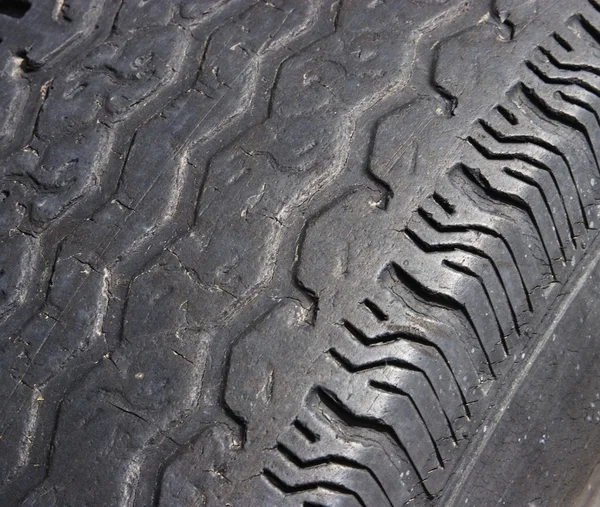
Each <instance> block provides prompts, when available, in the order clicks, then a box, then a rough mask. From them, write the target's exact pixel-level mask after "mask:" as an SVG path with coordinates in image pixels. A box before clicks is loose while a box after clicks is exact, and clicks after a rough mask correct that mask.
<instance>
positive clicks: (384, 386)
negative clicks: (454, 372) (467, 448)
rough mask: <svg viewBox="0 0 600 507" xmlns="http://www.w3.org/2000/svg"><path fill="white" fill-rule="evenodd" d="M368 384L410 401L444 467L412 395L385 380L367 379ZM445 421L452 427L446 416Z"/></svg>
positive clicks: (436, 445)
mask: <svg viewBox="0 0 600 507" xmlns="http://www.w3.org/2000/svg"><path fill="white" fill-rule="evenodd" d="M369 385H370V386H371V387H372V388H374V389H377V390H378V391H383V392H384V393H388V394H394V395H396V396H404V397H406V398H407V399H408V400H409V401H410V402H411V404H412V406H413V407H414V409H415V412H416V413H417V415H418V416H419V419H421V423H422V424H423V426H424V427H425V430H426V431H427V434H428V435H429V439H430V440H431V444H432V445H433V449H434V451H435V455H436V457H437V460H438V463H439V464H440V468H444V467H445V463H444V458H443V456H442V453H441V452H440V449H439V447H438V444H437V442H436V441H435V438H434V436H433V435H432V434H431V431H430V430H429V427H428V426H427V423H426V422H425V419H424V418H423V414H422V413H421V410H420V409H419V407H418V406H417V403H416V402H415V400H414V399H413V397H412V396H411V395H410V394H409V393H407V392H405V391H404V390H402V389H400V388H399V387H396V386H394V385H392V384H388V383H385V382H377V381H376V380H369ZM444 415H445V414H444ZM446 422H447V424H448V425H449V426H450V428H452V425H451V424H450V422H449V421H448V418H446ZM455 441H456V437H455Z"/></svg>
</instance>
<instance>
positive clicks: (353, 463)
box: [277, 443, 393, 505]
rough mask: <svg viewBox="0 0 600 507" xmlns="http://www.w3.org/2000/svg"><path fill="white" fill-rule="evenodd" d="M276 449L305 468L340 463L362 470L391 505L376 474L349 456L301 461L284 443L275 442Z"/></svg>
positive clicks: (330, 456)
mask: <svg viewBox="0 0 600 507" xmlns="http://www.w3.org/2000/svg"><path fill="white" fill-rule="evenodd" d="M277 449H278V450H279V451H280V452H281V454H283V455H284V456H285V457H286V458H287V459H289V460H290V461H291V462H292V463H293V464H294V465H296V466H297V467H298V468H304V469H306V468H311V467H316V466H319V465H328V464H334V465H341V466H343V467H346V468H352V469H354V470H363V471H365V472H367V473H368V474H369V475H370V476H371V478H372V479H373V481H374V482H375V484H377V487H378V488H379V489H380V490H381V492H382V493H383V495H384V496H385V497H386V499H387V501H388V502H389V504H390V505H393V503H392V501H391V500H390V497H389V496H388V494H387V491H386V489H385V487H384V486H383V484H382V483H381V481H380V480H379V478H378V477H377V475H376V474H375V473H374V472H373V471H372V470H371V469H370V468H369V467H367V466H365V465H363V464H361V463H358V462H356V461H354V460H352V459H350V458H346V457H345V456H337V455H336V456H332V455H327V456H323V457H321V458H319V459H312V460H308V461H303V460H301V459H300V458H299V457H298V456H296V455H295V454H294V452H293V451H292V450H291V449H289V448H288V447H287V446H286V445H284V444H282V443H278V444H277Z"/></svg>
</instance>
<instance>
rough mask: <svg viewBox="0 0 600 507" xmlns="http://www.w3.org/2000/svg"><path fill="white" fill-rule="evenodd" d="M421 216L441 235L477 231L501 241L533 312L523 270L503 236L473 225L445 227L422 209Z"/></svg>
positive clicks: (486, 228)
mask: <svg viewBox="0 0 600 507" xmlns="http://www.w3.org/2000/svg"><path fill="white" fill-rule="evenodd" d="M420 215H421V217H422V218H423V219H425V220H426V221H427V223H428V224H429V225H430V226H431V227H433V228H434V229H435V230H436V231H438V232H440V233H444V232H457V233H461V232H470V231H476V232H479V233H481V234H485V235H486V236H491V237H492V238H496V239H498V240H499V241H501V242H502V244H503V245H504V246H505V248H506V251H507V252H508V254H509V255H510V257H511V259H512V261H513V264H514V266H515V269H516V270H517V273H518V274H519V279H520V280H521V285H522V287H523V291H524V292H525V297H526V298H527V306H528V308H529V312H533V302H532V301H531V295H530V294H529V290H528V288H527V285H526V284H525V279H524V278H523V273H521V268H520V266H519V263H518V262H517V258H516V256H515V253H514V252H513V250H512V248H511V247H510V244H509V243H508V241H507V240H506V239H505V238H504V237H503V236H501V235H500V234H499V233H497V232H496V231H494V230H493V229H490V228H488V227H480V226H477V225H471V226H470V227H461V226H457V225H445V224H442V223H440V222H437V221H436V220H435V219H434V218H433V217H432V216H431V215H429V214H428V213H427V212H426V211H425V210H422V209H421V213H420Z"/></svg>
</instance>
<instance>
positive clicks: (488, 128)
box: [474, 123, 585, 242]
mask: <svg viewBox="0 0 600 507" xmlns="http://www.w3.org/2000/svg"><path fill="white" fill-rule="evenodd" d="M481 126H482V128H483V129H484V130H485V131H486V132H487V133H488V134H489V135H490V136H492V137H493V138H494V140H495V141H497V142H498V143H501V144H507V143H510V142H512V140H513V138H511V139H510V140H508V139H506V138H504V137H503V136H500V135H499V134H497V133H496V131H495V130H494V129H493V128H492V127H491V126H489V125H488V124H486V123H482V124H481ZM515 143H517V144H528V143H529V141H527V140H523V141H521V140H517V141H515ZM531 144H535V143H533V142H532V143H531ZM536 146H540V145H536ZM474 147H475V148H476V149H477V150H478V151H479V153H480V154H481V155H482V156H484V157H486V158H489V159H490V160H506V161H511V160H513V159H517V160H521V161H522V162H524V163H526V164H529V165H532V166H533V167H536V168H538V169H541V170H543V171H545V172H546V173H548V174H549V176H550V178H552V182H553V183H554V186H555V188H556V191H557V192H558V195H559V196H560V200H561V204H562V207H563V210H564V212H565V214H566V216H567V222H568V224H569V233H570V236H571V240H572V241H573V242H574V241H575V231H574V229H573V224H572V222H571V217H570V215H569V212H568V210H567V204H566V202H565V196H564V195H563V193H562V191H561V188H560V185H559V184H558V179H557V177H556V175H555V174H554V172H553V171H552V170H551V169H550V168H549V167H548V166H546V165H545V164H543V163H541V162H540V161H537V160H535V159H532V158H531V157H528V156H524V155H522V154H518V153H516V154H510V155H504V154H500V153H495V152H493V151H492V150H490V149H489V148H486V147H485V146H483V145H482V144H480V143H477V142H475V144H474ZM540 147H541V148H543V149H547V150H548V151H549V152H550V153H553V154H555V155H557V156H558V157H560V158H561V160H562V161H563V163H564V164H565V167H566V168H567V171H568V172H569V175H570V177H571V181H572V182H573V185H574V187H575V191H576V194H577V199H578V202H579V207H580V210H581V214H582V215H583V216H585V207H584V205H583V202H582V200H581V195H580V193H579V187H578V185H577V182H576V181H575V175H574V174H573V171H572V168H571V165H570V163H569V162H568V160H567V157H566V155H564V154H562V153H561V152H560V151H558V150H556V151H553V150H552V149H549V148H548V147H547V146H540ZM559 241H560V240H559Z"/></svg>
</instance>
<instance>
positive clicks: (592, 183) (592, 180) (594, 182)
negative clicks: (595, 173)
mask: <svg viewBox="0 0 600 507" xmlns="http://www.w3.org/2000/svg"><path fill="white" fill-rule="evenodd" d="M590 184H591V185H592V187H593V186H595V185H596V178H592V179H591V180H590Z"/></svg>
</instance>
